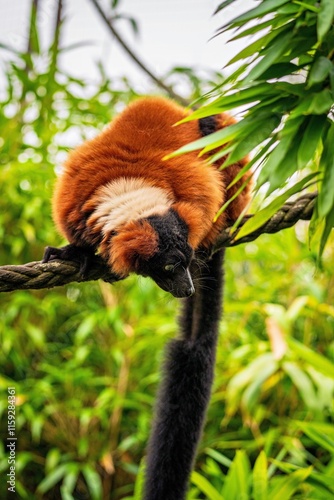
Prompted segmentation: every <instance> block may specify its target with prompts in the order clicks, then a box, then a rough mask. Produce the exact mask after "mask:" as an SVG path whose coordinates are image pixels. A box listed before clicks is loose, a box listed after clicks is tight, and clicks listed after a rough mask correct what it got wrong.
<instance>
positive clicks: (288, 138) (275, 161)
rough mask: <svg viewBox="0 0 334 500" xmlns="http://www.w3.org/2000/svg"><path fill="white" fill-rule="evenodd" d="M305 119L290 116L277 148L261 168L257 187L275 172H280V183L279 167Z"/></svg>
mask: <svg viewBox="0 0 334 500" xmlns="http://www.w3.org/2000/svg"><path fill="white" fill-rule="evenodd" d="M303 121H304V117H297V118H291V117H290V118H288V120H287V121H286V122H285V124H284V128H283V129H282V130H281V131H280V133H279V138H280V141H279V143H278V145H277V146H276V147H275V149H274V150H273V151H271V153H270V154H269V155H268V157H267V161H266V163H265V165H264V167H263V168H262V170H261V173H260V175H259V178H258V180H257V188H258V187H260V186H262V185H263V184H264V183H265V182H267V181H268V180H269V179H271V178H273V176H274V175H275V172H278V175H276V176H275V177H276V178H275V182H276V183H277V182H278V184H279V183H280V178H279V173H280V171H279V170H278V169H279V167H280V165H281V164H282V161H283V160H284V158H285V157H286V155H287V152H288V150H289V148H290V146H291V144H292V142H293V140H294V138H295V136H296V135H297V133H298V131H299V128H300V126H301V124H302V123H303ZM283 178H284V173H282V179H283ZM285 179H286V177H285Z"/></svg>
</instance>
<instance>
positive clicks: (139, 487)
mask: <svg viewBox="0 0 334 500" xmlns="http://www.w3.org/2000/svg"><path fill="white" fill-rule="evenodd" d="M145 471H146V464H145V459H142V460H141V462H140V466H139V471H138V475H137V478H136V483H135V490H134V495H133V500H142V498H143V492H144V482H145Z"/></svg>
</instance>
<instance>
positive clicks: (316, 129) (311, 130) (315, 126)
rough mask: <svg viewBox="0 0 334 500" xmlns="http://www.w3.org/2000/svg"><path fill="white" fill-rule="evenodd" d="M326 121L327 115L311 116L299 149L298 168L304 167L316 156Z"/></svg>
mask: <svg viewBox="0 0 334 500" xmlns="http://www.w3.org/2000/svg"><path fill="white" fill-rule="evenodd" d="M326 123H327V117H326V116H325V115H312V116H311V117H310V120H309V122H308V124H307V127H306V130H305V132H304V133H303V138H302V141H301V143H300V146H299V149H298V156H297V166H298V168H302V167H303V166H304V165H306V164H307V163H309V162H310V161H311V160H312V159H313V158H314V156H315V153H316V150H317V147H318V144H319V141H320V139H321V138H322V134H323V131H324V127H325V124H326Z"/></svg>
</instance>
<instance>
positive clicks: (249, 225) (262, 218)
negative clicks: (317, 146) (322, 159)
mask: <svg viewBox="0 0 334 500" xmlns="http://www.w3.org/2000/svg"><path fill="white" fill-rule="evenodd" d="M316 175H317V173H314V174H309V175H307V176H306V177H305V178H304V179H302V180H301V181H299V182H297V184H295V185H294V186H292V187H291V188H290V189H288V190H287V191H286V192H285V193H283V194H281V195H280V196H278V197H277V198H275V199H274V200H273V201H272V202H271V203H270V204H269V205H268V206H267V207H265V208H263V209H262V210H260V211H259V212H257V213H256V214H255V215H254V217H252V218H251V219H249V220H248V221H247V222H246V223H245V224H244V225H243V226H242V228H241V229H240V231H239V233H238V234H237V236H236V238H235V240H239V239H240V238H242V237H243V236H247V235H248V234H250V233H252V232H253V231H255V230H256V229H258V228H259V227H261V226H262V225H263V224H264V223H265V222H267V220H268V219H270V217H272V216H273V215H274V214H275V213H276V212H277V211H278V210H279V209H280V208H281V206H282V205H283V204H284V203H285V202H286V200H287V199H288V198H290V196H292V195H293V194H295V193H299V192H300V191H301V190H302V189H303V188H304V187H305V185H306V184H307V183H308V182H309V181H310V180H311V179H313V178H314V177H315V176H316Z"/></svg>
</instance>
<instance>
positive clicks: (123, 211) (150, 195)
mask: <svg viewBox="0 0 334 500" xmlns="http://www.w3.org/2000/svg"><path fill="white" fill-rule="evenodd" d="M94 199H95V201H96V203H97V205H96V209H95V210H94V212H93V213H92V215H91V216H90V218H89V219H88V225H93V226H94V228H95V229H98V230H100V231H102V232H103V234H107V233H108V232H110V231H113V230H115V229H116V228H117V227H119V226H121V225H122V224H125V223H126V222H129V221H131V220H138V219H143V218H146V217H149V216H150V215H162V214H163V213H165V212H167V210H168V209H169V208H170V206H171V205H172V203H173V201H174V200H173V198H172V196H171V194H170V193H169V192H168V191H166V190H164V189H162V188H159V187H155V186H151V185H150V184H148V183H147V182H145V180H144V179H140V178H137V177H130V178H125V177H121V178H120V179H117V180H116V181H112V182H110V183H109V184H106V185H105V186H102V187H101V188H100V189H99V190H98V191H97V192H96V194H95V196H94Z"/></svg>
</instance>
